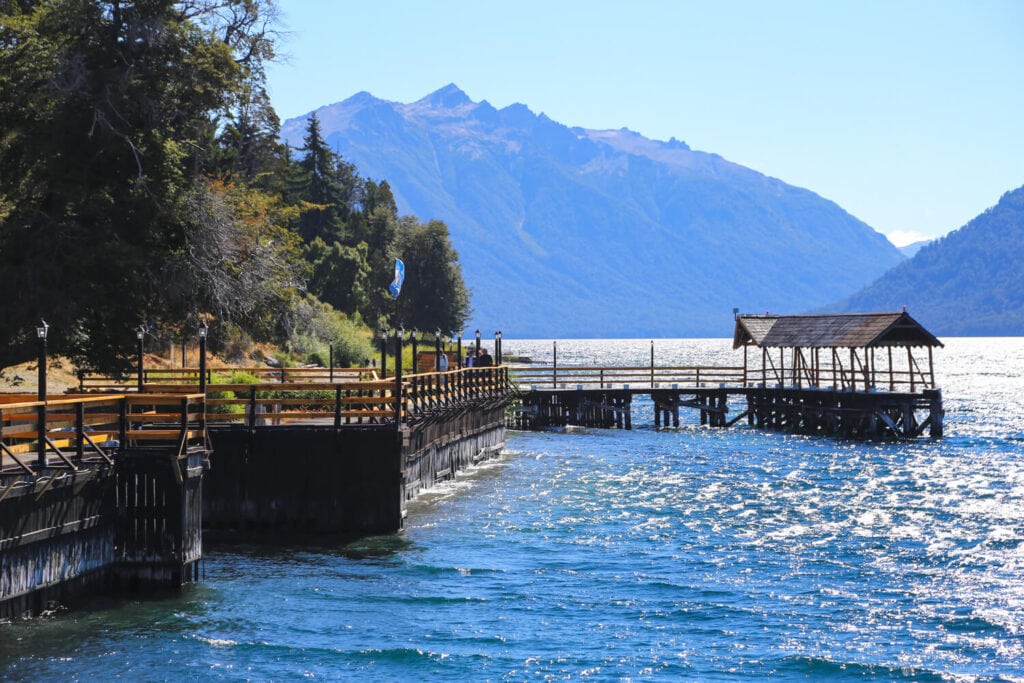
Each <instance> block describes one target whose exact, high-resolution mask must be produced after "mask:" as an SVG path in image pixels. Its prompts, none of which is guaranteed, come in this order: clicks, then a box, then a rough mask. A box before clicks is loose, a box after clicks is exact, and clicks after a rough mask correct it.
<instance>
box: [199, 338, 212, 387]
mask: <svg viewBox="0 0 1024 683" xmlns="http://www.w3.org/2000/svg"><path fill="white" fill-rule="evenodd" d="M209 332H210V328H209V326H208V325H207V324H206V321H205V320H204V321H203V322H201V323H199V393H200V394H205V393H206V335H207V334H209Z"/></svg>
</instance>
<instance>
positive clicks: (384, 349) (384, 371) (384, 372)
mask: <svg viewBox="0 0 1024 683" xmlns="http://www.w3.org/2000/svg"><path fill="white" fill-rule="evenodd" d="M387 376H388V331H387V330H386V329H384V330H381V331H380V378H381V379H384V378H385V377H387Z"/></svg>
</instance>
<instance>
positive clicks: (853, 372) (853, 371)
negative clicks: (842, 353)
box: [850, 346, 857, 391]
mask: <svg viewBox="0 0 1024 683" xmlns="http://www.w3.org/2000/svg"><path fill="white" fill-rule="evenodd" d="M856 360H857V352H856V351H854V350H853V347H852V346H851V347H850V391H857V363H856Z"/></svg>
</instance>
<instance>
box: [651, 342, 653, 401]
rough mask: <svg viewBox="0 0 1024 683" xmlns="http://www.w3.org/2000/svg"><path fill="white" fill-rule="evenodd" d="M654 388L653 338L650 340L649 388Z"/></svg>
mask: <svg viewBox="0 0 1024 683" xmlns="http://www.w3.org/2000/svg"><path fill="white" fill-rule="evenodd" d="M653 388H654V340H653V339H652V340H651V389H653Z"/></svg>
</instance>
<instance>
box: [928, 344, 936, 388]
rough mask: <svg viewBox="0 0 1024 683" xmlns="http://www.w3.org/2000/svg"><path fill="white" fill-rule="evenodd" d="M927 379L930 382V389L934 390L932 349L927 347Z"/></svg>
mask: <svg viewBox="0 0 1024 683" xmlns="http://www.w3.org/2000/svg"><path fill="white" fill-rule="evenodd" d="M928 377H929V378H930V380H931V384H932V389H934V388H935V363H934V362H933V360H932V347H930V346H929V347H928Z"/></svg>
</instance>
